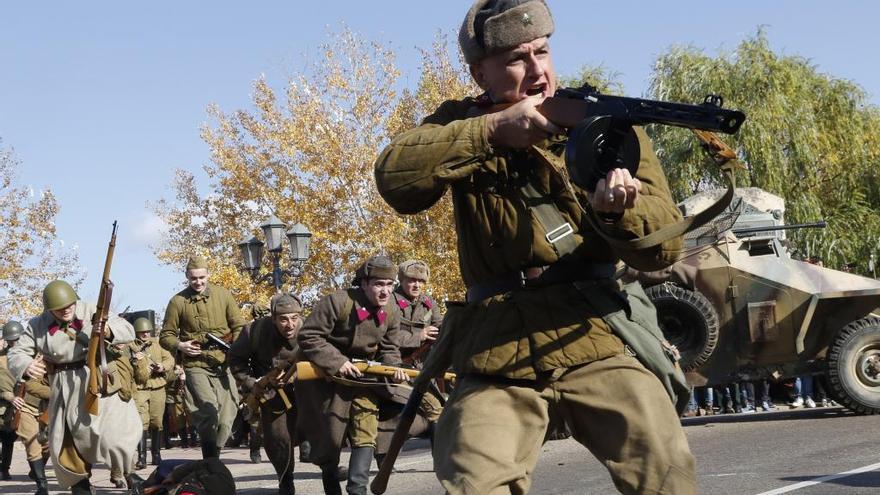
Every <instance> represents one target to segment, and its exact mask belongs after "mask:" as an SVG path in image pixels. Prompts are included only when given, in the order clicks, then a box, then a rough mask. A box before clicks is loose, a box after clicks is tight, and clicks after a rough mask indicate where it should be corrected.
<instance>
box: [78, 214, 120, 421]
mask: <svg viewBox="0 0 880 495" xmlns="http://www.w3.org/2000/svg"><path fill="white" fill-rule="evenodd" d="M115 250H116V222H115V221H114V222H113V232H112V234H110V244H109V245H108V246H107V258H106V260H105V261H104V274H103V275H102V277H101V290H100V291H99V292H98V303H97V307H96V309H95V314H94V315H93V316H92V333H91V336H90V337H89V350H88V355H87V356H86V365H87V366H88V367H89V383H88V386H87V387H86V389H85V405H86V408H87V409H88V411H89V414H92V415H95V416H97V415H98V397H101V396H103V395H106V393H107V387H108V386H109V384H110V383H111V378H110V368H109V367H108V366H107V349H106V346H105V342H104V340H105V335H106V327H107V320H108V319H109V317H110V299H111V298H112V296H113V282H111V281H110V266H111V265H113V252H114V251H115ZM99 374H100V377H101V380H100V383H99V381H98V376H99Z"/></svg>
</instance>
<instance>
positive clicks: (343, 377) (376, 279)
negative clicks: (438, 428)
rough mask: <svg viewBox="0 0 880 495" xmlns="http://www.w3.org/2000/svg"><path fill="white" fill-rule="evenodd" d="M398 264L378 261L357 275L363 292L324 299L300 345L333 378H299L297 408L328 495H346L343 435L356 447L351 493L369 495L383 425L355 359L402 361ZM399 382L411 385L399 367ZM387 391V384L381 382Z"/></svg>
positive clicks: (367, 263)
mask: <svg viewBox="0 0 880 495" xmlns="http://www.w3.org/2000/svg"><path fill="white" fill-rule="evenodd" d="M396 277H397V267H396V266H395V265H394V263H393V262H392V261H391V260H390V259H388V258H387V257H385V256H373V257H371V258H369V259H368V260H366V261H365V262H364V263H363V264H362V265H361V266H360V268H358V270H357V274H356V276H355V279H356V280H355V282H356V285H358V286H359V287H356V288H351V289H347V290H338V291H336V292H334V293H332V294H330V295H329V296H326V297H324V298H323V299H321V300H320V301H319V302H318V303H317V304H316V305H315V308H314V309H313V310H312V313H311V314H310V315H309V317H308V319H307V320H306V322H305V324H304V325H303V328H302V330H300V332H299V336H298V339H297V340H298V343H299V347H300V352H301V353H302V356H303V357H304V358H305V359H308V360H309V361H311V362H313V363H314V364H315V365H316V366H317V367H319V368H320V369H321V370H322V371H323V372H324V373H325V374H326V375H328V376H337V377H340V378H337V379H335V380H334V381H324V380H309V381H298V382H297V386H296V394H297V404H299V405H300V407H301V408H302V410H301V411H300V412H299V420H300V421H301V422H303V424H304V425H305V427H304V428H302V431H304V432H306V437H307V439H308V440H309V442H310V443H311V446H312V461H313V462H314V463H315V464H317V465H318V466H320V467H321V480H322V482H323V485H324V492H325V493H327V494H340V493H342V491H341V489H340V486H339V481H340V480H339V479H338V477H337V465H338V463H339V453H340V449H341V448H342V445H343V441H344V439H345V437H347V438H348V441H349V444H350V445H351V458H350V459H349V465H348V484H347V487H346V489H347V491H348V493H350V494H365V493H366V492H367V482H368V481H369V474H370V465H371V464H372V461H373V453H374V451H375V448H376V439H377V435H378V426H379V417H378V415H379V398H378V396H377V394H376V389H375V388H373V387H370V386H369V385H364V384H361V383H359V382H356V381H354V380H356V379H358V378H360V377H361V376H362V373H361V371H360V370H359V369H358V368H357V367H356V366H355V364H354V363H352V361H351V360H352V359H353V358H360V359H377V360H379V361H381V362H382V363H384V364H392V365H397V364H400V363H401V359H400V351H399V349H398V344H397V336H398V332H399V328H400V316H399V314H398V312H397V311H396V310H395V309H394V307H393V304H394V299H393V298H392V296H391V293H392V291H393V290H394V280H395V278H396ZM393 380H394V381H395V382H397V383H401V382H403V381H405V380H406V375H405V374H404V373H403V372H402V371H401V370H398V371H397V372H396V373H395V374H394V377H393ZM377 385H378V386H379V387H382V388H384V387H385V384H384V383H382V384H377Z"/></svg>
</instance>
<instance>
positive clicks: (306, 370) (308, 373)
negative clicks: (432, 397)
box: [296, 359, 455, 381]
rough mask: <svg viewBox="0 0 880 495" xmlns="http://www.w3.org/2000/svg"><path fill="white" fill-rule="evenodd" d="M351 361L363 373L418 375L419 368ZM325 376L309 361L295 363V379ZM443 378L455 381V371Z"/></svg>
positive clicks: (413, 376) (444, 375) (311, 378)
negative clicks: (398, 371) (399, 372)
mask: <svg viewBox="0 0 880 495" xmlns="http://www.w3.org/2000/svg"><path fill="white" fill-rule="evenodd" d="M351 362H352V364H354V365H355V367H356V368H357V369H359V370H360V371H361V373H363V374H365V375H373V376H394V373H395V372H396V371H397V370H401V371H403V372H404V373H405V374H406V376H408V377H410V378H415V377H417V376H419V370H414V369H411V368H400V367H398V366H389V365H386V364H380V363H377V362H375V361H364V360H359V359H353V360H352V361H351ZM326 377H327V374H326V373H324V371H323V370H321V368H318V367H317V366H316V365H315V364H314V363H312V362H311V361H300V362H298V363H296V379H297V380H317V379H319V378H326ZM443 379H444V380H449V381H455V373H444V374H443Z"/></svg>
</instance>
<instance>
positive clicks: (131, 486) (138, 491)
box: [125, 430, 159, 495]
mask: <svg viewBox="0 0 880 495" xmlns="http://www.w3.org/2000/svg"><path fill="white" fill-rule="evenodd" d="M156 431H159V430H156ZM125 484H126V485H127V486H128V491H127V492H125V493H126V494H127V495H144V479H143V478H141V477H140V476H138V475H136V474H134V473H129V474H126V475H125Z"/></svg>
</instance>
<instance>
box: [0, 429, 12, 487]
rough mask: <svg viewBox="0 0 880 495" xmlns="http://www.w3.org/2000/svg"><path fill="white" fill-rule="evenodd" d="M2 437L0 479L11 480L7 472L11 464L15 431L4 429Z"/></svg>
mask: <svg viewBox="0 0 880 495" xmlns="http://www.w3.org/2000/svg"><path fill="white" fill-rule="evenodd" d="M2 438H3V455H2V458H0V479H3V480H11V479H12V476H11V475H10V474H9V466H11V465H12V449H13V448H14V447H15V438H16V435H15V432H14V431H4V432H2Z"/></svg>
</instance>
